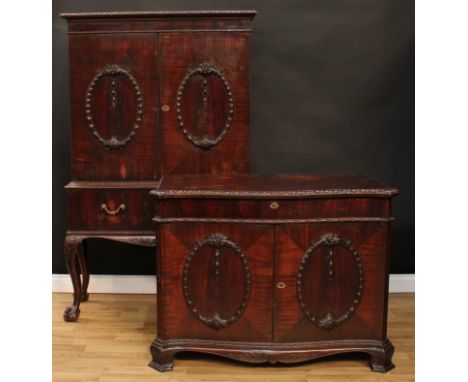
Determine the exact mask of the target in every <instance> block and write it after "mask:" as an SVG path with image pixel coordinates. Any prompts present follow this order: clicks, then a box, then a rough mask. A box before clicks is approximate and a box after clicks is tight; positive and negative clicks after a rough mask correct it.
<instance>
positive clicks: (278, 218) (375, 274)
mask: <svg viewBox="0 0 468 382" xmlns="http://www.w3.org/2000/svg"><path fill="white" fill-rule="evenodd" d="M322 182H323V187H322V186H321V184H322ZM184 184H185V185H186V186H184ZM329 191H332V192H335V191H336V192H337V193H338V194H335V195H331V196H330V195H329ZM215 192H216V193H215ZM397 192H398V191H397V190H396V189H393V188H390V187H387V186H385V185H383V184H382V183H381V182H379V181H377V180H374V179H371V178H366V177H363V176H280V175H260V176H259V175H253V174H250V175H246V174H243V175H239V176H230V175H225V176H207V175H187V176H185V175H182V176H180V177H175V176H173V175H171V176H167V177H163V179H162V181H161V183H160V185H159V187H158V188H157V189H155V190H154V191H152V194H153V195H154V196H155V199H156V210H157V212H156V217H155V219H154V221H155V222H156V223H157V226H156V241H157V276H158V293H159V295H160V297H159V299H158V311H159V314H160V316H161V319H160V320H159V322H158V336H157V337H156V339H155V340H154V342H153V344H152V345H151V352H152V354H153V362H152V366H153V367H154V368H155V369H157V370H159V371H169V370H172V368H173V364H174V355H175V354H176V353H178V352H180V351H197V352H208V353H211V354H216V355H222V356H225V357H228V358H233V359H236V360H241V361H247V362H253V363H264V362H268V363H277V362H282V363H294V362H295V363H297V362H303V361H308V360H313V359H316V358H321V357H325V356H328V355H333V354H338V353H345V352H366V353H368V355H369V360H370V366H371V368H372V370H373V371H379V372H386V371H388V370H390V369H392V368H393V366H394V365H393V363H392V361H391V360H392V354H393V351H394V348H393V345H392V344H391V342H390V341H389V339H388V338H387V326H386V320H387V298H388V262H389V237H390V234H389V232H390V225H391V221H392V219H393V218H392V216H391V199H392V197H393V196H394V195H395V194H397ZM298 193H299V194H300V196H297V194H298ZM371 194H372V196H373V199H372V198H371V197H370V195H371ZM278 195H282V196H284V197H288V199H286V200H285V199H282V198H279V199H276V198H275V197H276V196H278ZM363 195H367V196H368V197H369V201H370V200H374V199H375V200H376V203H368V202H367V199H363ZM296 196H297V197H296ZM219 197H222V198H223V201H224V202H225V208H221V212H223V214H221V213H220V211H218V210H217V207H219V205H220V200H219V199H218V198H219ZM337 197H339V198H340V200H345V201H347V204H344V205H340V204H337V203H332V202H333V201H334V200H336V198H337ZM229 198H231V199H229ZM251 198H253V199H251ZM246 199H249V202H248V203H245V204H242V205H240V203H244V202H245V201H246ZM199 200H201V201H203V203H197V201H199ZM363 200H364V201H363ZM309 202H310V203H311V204H312V205H313V206H314V207H315V209H314V208H302V207H304V206H307V203H309ZM313 202H322V203H324V204H325V205H327V207H328V210H327V216H326V217H323V216H322V217H317V213H320V212H322V213H323V211H324V208H323V207H322V208H320V205H319V204H318V205H317V203H315V204H314V203H313ZM233 203H234V204H233ZM379 203H380V204H379ZM317 207H318V208H317ZM181 211H182V213H183V215H184V216H180V215H181ZM239 212H242V213H241V214H239ZM353 212H356V213H357V215H354V214H353ZM295 213H297V214H295ZM376 214H377V216H376ZM239 216H241V217H239ZM227 269H229V272H228V271H227ZM236 280H237V281H236Z"/></svg>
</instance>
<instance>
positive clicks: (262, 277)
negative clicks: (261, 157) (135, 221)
mask: <svg viewBox="0 0 468 382" xmlns="http://www.w3.org/2000/svg"><path fill="white" fill-rule="evenodd" d="M273 234H274V228H273V227H271V226H262V225H224V224H175V225H173V224H162V225H161V227H160V232H159V238H160V239H159V240H160V242H159V246H160V252H159V253H158V255H159V256H158V259H159V263H158V336H159V337H160V338H198V339H200V338H202V339H203V338H204V339H215V340H216V339H218V340H232V341H236V340H239V341H240V340H244V341H247V340H249V341H271V339H272V322H271V317H272V289H273V288H272V281H273V248H274V244H273Z"/></svg>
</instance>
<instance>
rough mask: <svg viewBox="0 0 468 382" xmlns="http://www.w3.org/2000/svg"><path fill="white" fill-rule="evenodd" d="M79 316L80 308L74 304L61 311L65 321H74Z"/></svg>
mask: <svg viewBox="0 0 468 382" xmlns="http://www.w3.org/2000/svg"><path fill="white" fill-rule="evenodd" d="M78 317H80V309H79V308H77V307H76V306H75V305H71V306H69V307H68V308H66V309H65V311H64V312H63V319H64V320H65V321H67V322H76V321H77V320H78Z"/></svg>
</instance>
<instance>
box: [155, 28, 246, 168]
mask: <svg viewBox="0 0 468 382" xmlns="http://www.w3.org/2000/svg"><path fill="white" fill-rule="evenodd" d="M159 46H160V52H161V55H162V59H161V63H160V68H159V72H160V84H161V85H160V89H161V90H160V94H161V101H160V103H161V105H162V106H161V107H162V108H164V109H161V114H160V115H161V165H162V174H192V173H193V174H200V173H202V174H203V173H207V174H229V173H242V172H248V170H249V144H248V142H249V118H250V116H249V94H250V86H249V65H248V62H249V55H250V33H235V32H231V33H229V34H227V33H225V32H213V33H201V34H200V33H198V34H197V33H193V34H187V33H161V34H160V37H159ZM201 65H210V67H211V68H212V69H211V70H213V71H212V72H211V74H207V72H203V70H207V71H208V70H210V69H208V68H209V67H208V66H206V67H205V69H202V68H203V67H202V66H201ZM214 70H219V71H220V73H219V74H218V75H215V72H214ZM190 73H192V75H188V74H190ZM221 76H222V77H221ZM223 81H225V83H223ZM227 86H229V88H227ZM175 100H176V102H174V101H175ZM230 111H231V112H230ZM182 133H183V134H182ZM222 134H225V135H222ZM205 137H206V138H207V141H208V143H209V141H213V143H214V142H216V139H217V138H218V139H220V138H222V139H221V141H220V142H219V143H216V144H214V145H213V146H210V145H209V146H205V145H204V142H203V139H204V138H205Z"/></svg>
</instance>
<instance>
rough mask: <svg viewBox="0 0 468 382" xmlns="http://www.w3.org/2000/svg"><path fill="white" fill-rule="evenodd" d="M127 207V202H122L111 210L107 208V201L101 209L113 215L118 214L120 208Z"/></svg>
mask: <svg viewBox="0 0 468 382" xmlns="http://www.w3.org/2000/svg"><path fill="white" fill-rule="evenodd" d="M125 207H126V205H125V203H121V204H120V206H118V207H117V208H116V209H115V210H110V209H109V208H107V204H106V203H102V204H101V210H104V211H106V213H107V214H108V215H112V216H114V215H117V214H118V213H119V211H120V210H122V211H123V210H124V209H125Z"/></svg>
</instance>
